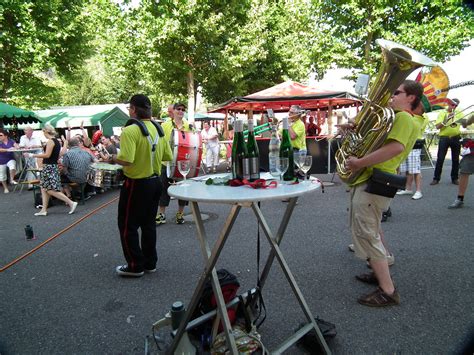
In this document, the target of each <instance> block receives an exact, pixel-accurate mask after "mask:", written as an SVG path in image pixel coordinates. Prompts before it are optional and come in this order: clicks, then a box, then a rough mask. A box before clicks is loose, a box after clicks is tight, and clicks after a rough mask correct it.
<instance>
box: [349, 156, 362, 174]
mask: <svg viewBox="0 0 474 355" xmlns="http://www.w3.org/2000/svg"><path fill="white" fill-rule="evenodd" d="M362 168H363V166H362V164H361V160H360V159H358V158H356V157H349V158H347V160H346V169H348V170H350V171H352V172H355V171H358V170H360V169H362Z"/></svg>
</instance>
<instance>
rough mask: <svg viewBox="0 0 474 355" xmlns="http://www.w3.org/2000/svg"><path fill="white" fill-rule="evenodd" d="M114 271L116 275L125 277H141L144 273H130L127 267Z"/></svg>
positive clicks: (122, 266)
mask: <svg viewBox="0 0 474 355" xmlns="http://www.w3.org/2000/svg"><path fill="white" fill-rule="evenodd" d="M115 271H116V272H117V274H118V275H120V276H125V277H142V276H143V274H144V273H145V272H143V271H139V272H135V271H131V270H130V269H129V268H128V265H120V266H117V267H116V269H115ZM155 271H156V270H155Z"/></svg>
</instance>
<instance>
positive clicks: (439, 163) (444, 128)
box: [430, 99, 463, 185]
mask: <svg viewBox="0 0 474 355" xmlns="http://www.w3.org/2000/svg"><path fill="white" fill-rule="evenodd" d="M452 102H453V104H452V105H450V106H448V108H447V110H444V111H443V112H441V113H440V114H439V115H438V118H437V120H436V128H437V129H439V144H438V156H437V158H436V167H435V171H434V176H433V181H431V183H430V185H437V184H438V183H439V181H440V180H441V172H442V171H443V163H444V158H445V157H446V153H447V152H448V149H449V148H451V159H452V166H451V181H452V183H453V184H454V185H459V180H458V176H459V153H460V152H461V126H460V123H459V122H457V121H458V120H459V119H462V117H463V114H462V113H461V112H460V111H458V110H457V109H456V108H457V107H458V105H459V100H458V99H453V100H452Z"/></svg>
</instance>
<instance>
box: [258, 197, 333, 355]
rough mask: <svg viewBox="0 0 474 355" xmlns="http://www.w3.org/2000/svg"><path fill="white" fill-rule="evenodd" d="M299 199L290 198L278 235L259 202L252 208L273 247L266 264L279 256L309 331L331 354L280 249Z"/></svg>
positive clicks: (292, 341) (286, 344) (291, 339)
mask: <svg viewBox="0 0 474 355" xmlns="http://www.w3.org/2000/svg"><path fill="white" fill-rule="evenodd" d="M297 199H298V198H292V199H290V204H292V206H288V208H287V210H286V212H285V215H284V217H283V220H282V223H281V225H280V228H279V230H278V235H277V236H276V237H274V236H273V233H272V231H271V230H270V227H269V226H268V224H267V222H266V220H265V218H264V216H263V214H262V211H261V210H260V208H259V207H258V204H257V203H256V202H254V203H252V210H253V211H254V213H255V216H256V217H257V219H258V222H259V223H260V225H261V226H262V229H263V231H264V233H265V236H266V237H267V240H268V242H269V243H270V246H271V248H272V252H271V253H270V255H269V258H268V260H267V264H266V266H268V267H271V264H272V263H273V259H274V258H275V257H276V258H277V260H278V262H279V263H280V266H281V268H282V270H283V273H284V274H285V277H286V279H287V280H288V283H289V284H290V286H291V289H292V290H293V293H294V294H295V296H296V299H297V300H298V302H299V304H300V307H301V309H302V310H303V313H304V314H305V316H306V318H307V319H308V322H310V324H312V327H310V328H308V331H309V330H310V329H311V328H314V330H315V331H316V334H317V336H318V342H319V344H320V345H321V347H322V348H323V350H324V352H325V353H326V354H330V353H331V350H329V347H328V345H327V344H326V341H325V340H324V337H323V335H322V333H321V330H320V329H319V327H318V325H317V324H316V321H315V319H314V317H313V315H312V313H311V311H310V309H309V307H308V304H307V303H306V301H305V299H304V297H303V294H302V292H301V290H300V288H299V287H298V285H297V283H296V280H295V278H294V276H293V274H292V273H291V271H290V268H289V267H288V264H287V263H286V260H285V258H284V257H283V254H282V252H281V250H280V247H279V244H280V242H281V239H282V237H283V233H284V231H285V230H286V227H287V225H288V222H289V220H290V217H291V212H292V211H293V208H294V205H296V200H297ZM264 271H265V270H264ZM265 277H266V276H265ZM262 287H263V285H262ZM303 335H304V333H303V334H301V336H303ZM298 339H299V338H295V337H293V338H290V339H288V340H287V341H286V342H284V343H283V344H282V345H281V346H280V351H283V350H285V349H287V348H288V347H290V346H291V345H292V344H294V343H295V342H296V341H297V340H298Z"/></svg>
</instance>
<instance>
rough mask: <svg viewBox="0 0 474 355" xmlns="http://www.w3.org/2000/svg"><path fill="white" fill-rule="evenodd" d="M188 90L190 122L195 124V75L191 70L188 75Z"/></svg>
mask: <svg viewBox="0 0 474 355" xmlns="http://www.w3.org/2000/svg"><path fill="white" fill-rule="evenodd" d="M186 79H187V88H188V122H189V123H193V124H194V103H195V100H194V73H193V72H192V71H191V70H190V71H188V74H187V78H186Z"/></svg>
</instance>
